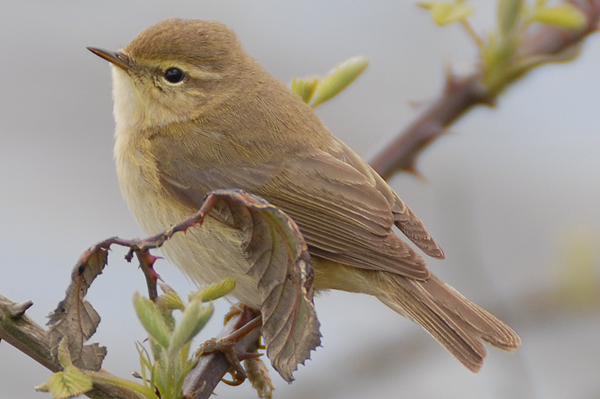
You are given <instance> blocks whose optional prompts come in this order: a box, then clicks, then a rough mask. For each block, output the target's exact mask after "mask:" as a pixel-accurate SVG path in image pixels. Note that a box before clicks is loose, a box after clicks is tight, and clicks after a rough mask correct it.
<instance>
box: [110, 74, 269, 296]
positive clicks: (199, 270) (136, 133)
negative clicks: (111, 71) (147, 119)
mask: <svg viewBox="0 0 600 399" xmlns="http://www.w3.org/2000/svg"><path fill="white" fill-rule="evenodd" d="M119 82H120V83H119ZM127 84H128V83H127V81H126V80H125V81H123V80H121V79H118V78H117V79H115V88H114V89H115V90H119V91H123V90H127V89H129V88H130V87H129V88H128V87H127ZM124 85H125V86H124ZM130 94H131V93H130ZM130 99H131V97H130ZM134 109H135V106H132V104H123V103H120V102H115V120H116V124H117V126H116V134H115V135H116V140H115V160H116V162H117V173H118V176H119V183H120V186H121V191H122V193H123V196H124V197H125V200H126V201H127V204H128V205H129V208H130V209H131V211H132V213H133V215H134V217H135V218H136V219H137V221H138V223H139V224H140V226H141V227H142V229H143V230H144V231H145V232H146V233H148V234H149V235H153V234H157V233H159V232H161V231H163V230H164V229H166V228H167V227H169V226H170V225H172V224H175V223H178V222H180V221H182V220H184V219H185V218H187V217H189V216H190V215H192V214H193V213H194V210H191V209H190V208H188V207H186V206H183V205H182V204H181V203H179V202H178V201H177V200H176V199H174V198H173V197H171V196H170V195H169V194H168V192H167V191H166V190H165V189H164V188H163V187H162V185H161V183H160V180H159V176H158V171H157V168H156V163H155V161H154V157H153V155H152V153H151V152H150V145H149V142H148V141H147V139H146V138H145V137H143V129H141V128H140V125H141V123H139V122H140V120H139V115H131V114H130V113H132V112H134V113H135V111H133V110H134ZM128 113H129V115H128ZM136 120H137V123H136ZM162 252H163V253H164V254H165V256H166V257H167V258H168V259H169V260H170V261H171V262H173V263H174V264H175V265H176V266H177V267H179V269H181V270H182V271H183V272H184V273H185V274H187V275H188V276H189V277H190V278H191V279H192V280H194V281H196V282H198V283H201V284H212V283H217V282H220V281H222V280H223V279H225V278H227V277H234V278H235V279H236V288H235V290H234V292H233V295H234V296H235V297H236V298H237V299H239V300H240V301H242V302H243V303H245V304H247V305H249V306H252V307H258V308H259V307H260V299H259V297H258V291H257V285H258V282H257V280H256V279H254V278H252V277H250V276H248V275H247V274H246V273H247V271H248V269H249V267H250V265H249V264H248V262H247V261H246V259H245V257H244V254H243V253H242V250H241V236H240V232H239V231H238V230H234V229H232V228H230V227H228V226H226V225H224V224H222V223H220V222H218V221H216V220H214V219H212V218H210V217H208V218H207V219H206V220H205V222H204V224H203V225H202V226H197V227H194V228H191V229H189V230H188V231H187V232H186V233H178V234H177V235H175V236H174V237H173V239H171V240H169V241H168V242H167V243H165V245H164V246H163V248H162Z"/></svg>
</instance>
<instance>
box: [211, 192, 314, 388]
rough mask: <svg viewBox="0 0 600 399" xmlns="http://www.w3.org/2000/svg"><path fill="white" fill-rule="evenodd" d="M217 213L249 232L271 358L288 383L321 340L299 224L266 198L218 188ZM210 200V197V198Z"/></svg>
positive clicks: (248, 246)
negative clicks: (299, 364)
mask: <svg viewBox="0 0 600 399" xmlns="http://www.w3.org/2000/svg"><path fill="white" fill-rule="evenodd" d="M211 195H212V196H215V197H216V201H215V203H214V207H213V214H214V213H216V214H218V215H219V216H220V217H221V218H222V219H223V220H224V221H225V222H227V223H229V224H231V225H233V226H234V227H236V228H238V229H240V230H241V231H242V232H243V233H244V243H243V249H244V251H245V253H246V256H247V258H248V260H249V261H250V263H251V264H252V266H251V268H250V270H249V271H248V274H249V275H251V276H254V277H256V278H257V279H258V280H259V283H258V290H259V293H260V296H261V299H262V307H261V314H262V319H263V326H262V335H263V338H264V340H265V344H266V347H267V356H268V357H269V359H270V360H271V363H272V364H273V367H274V368H275V370H277V371H278V372H279V374H280V375H281V376H282V377H283V378H284V379H285V380H286V381H288V382H291V381H293V377H292V373H293V372H294V371H295V370H296V369H297V368H298V363H302V364H304V362H305V361H306V359H309V358H310V352H311V351H312V350H314V349H315V348H316V347H317V346H318V345H319V344H320V342H321V334H320V333H319V321H318V319H317V315H316V313H315V308H314V304H313V277H314V276H313V268H312V265H311V263H310V255H309V253H308V248H307V246H306V242H305V241H304V238H303V237H302V234H301V233H300V230H299V229H298V226H297V225H296V223H295V222H294V221H293V220H292V219H291V218H290V217H288V216H287V215H286V214H285V213H284V212H283V211H282V210H280V209H279V208H277V207H275V206H273V205H271V204H270V203H268V202H267V201H265V200H264V199H262V198H260V197H257V196H255V195H253V194H250V193H247V192H245V191H242V190H218V191H215V192H213V193H212V194H211ZM207 201H208V199H207Z"/></svg>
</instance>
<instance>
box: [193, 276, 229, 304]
mask: <svg viewBox="0 0 600 399" xmlns="http://www.w3.org/2000/svg"><path fill="white" fill-rule="evenodd" d="M234 288H235V279H234V278H233V277H229V278H226V279H225V280H223V281H221V282H220V283H215V284H212V285H210V286H208V287H206V288H204V289H202V290H201V291H200V292H198V293H196V294H193V295H192V298H189V299H190V302H191V301H193V300H194V298H199V299H200V300H201V301H202V302H210V301H214V300H215V299H217V298H221V297H224V296H225V295H227V294H229V293H230V292H231V291H233V289H234Z"/></svg>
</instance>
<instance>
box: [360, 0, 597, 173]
mask: <svg viewBox="0 0 600 399" xmlns="http://www.w3.org/2000/svg"><path fill="white" fill-rule="evenodd" d="M570 3H571V4H573V5H574V6H576V7H577V8H579V9H580V10H581V11H582V12H583V13H584V14H585V16H586V24H585V26H584V27H583V28H582V29H579V30H577V31H567V30H565V29H562V28H559V27H554V26H544V27H542V28H540V29H539V30H537V31H536V32H534V33H532V34H530V35H528V36H526V37H525V38H524V40H523V41H522V43H521V44H520V46H519V49H518V55H519V57H521V58H528V59H532V60H535V59H536V57H537V58H538V59H540V60H544V59H548V58H551V57H555V58H556V60H561V56H560V55H561V54H565V53H567V52H568V51H569V50H576V48H577V46H578V45H579V44H580V43H581V41H582V40H583V39H584V38H585V37H586V36H587V35H589V34H590V33H592V32H595V31H596V30H597V29H598V21H599V20H600V0H573V1H570ZM483 75H484V74H483V71H481V70H478V71H476V72H474V73H473V74H471V75H469V76H466V77H463V78H457V77H455V76H454V75H452V74H451V73H448V74H447V79H446V86H445V88H444V90H443V92H442V95H441V96H440V98H439V99H437V100H435V101H433V103H432V104H431V105H430V106H429V107H427V108H426V109H425V110H424V111H423V113H422V114H421V116H419V117H418V118H417V119H416V120H415V121H414V122H413V123H411V124H410V125H409V126H408V127H407V128H406V129H405V130H404V131H402V132H401V133H400V134H399V135H398V137H397V138H396V139H395V140H393V141H392V142H391V143H390V144H389V145H387V146H386V147H385V148H384V149H383V150H382V151H381V152H380V153H379V154H377V155H376V156H375V157H374V158H373V160H372V161H371V166H372V167H373V168H374V169H375V170H376V171H377V172H378V173H379V174H380V175H381V176H382V177H383V178H385V179H389V178H390V177H391V176H393V175H394V174H395V173H397V172H399V171H401V170H405V171H409V172H415V162H416V159H417V156H418V155H419V154H420V153H421V152H422V151H423V150H424V149H425V148H426V147H427V146H428V145H429V144H431V143H432V142H433V141H435V139H437V138H439V137H440V135H441V134H442V133H443V132H444V131H445V129H447V128H448V126H449V125H450V124H452V122H454V121H455V120H456V119H458V118H459V117H460V116H461V115H463V114H464V113H465V112H467V111H468V110H469V109H471V108H472V107H474V106H476V105H493V104H494V103H495V101H496V98H497V95H498V93H499V92H501V91H502V90H503V89H505V88H506V87H507V86H508V85H510V84H511V83H513V82H514V81H515V80H517V79H518V78H520V77H522V74H516V75H514V76H512V77H511V78H510V79H508V80H507V81H505V82H504V85H503V86H502V87H500V88H497V89H496V90H494V91H491V90H489V88H488V87H486V85H485V84H484V80H483Z"/></svg>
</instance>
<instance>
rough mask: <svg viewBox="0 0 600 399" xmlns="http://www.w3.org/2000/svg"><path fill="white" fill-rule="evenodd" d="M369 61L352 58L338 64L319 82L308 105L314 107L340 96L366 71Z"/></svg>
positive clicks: (361, 58)
mask: <svg viewBox="0 0 600 399" xmlns="http://www.w3.org/2000/svg"><path fill="white" fill-rule="evenodd" d="M368 65H369V61H367V59H366V58H364V57H360V56H358V57H353V58H350V59H349V60H347V61H345V62H343V63H341V64H339V65H338V66H337V67H335V68H334V69H333V70H331V71H330V72H329V73H328V74H327V75H326V76H325V77H324V78H323V79H320V80H319V83H318V84H317V87H316V89H315V91H314V93H313V95H312V98H311V99H310V102H309V103H308V104H309V105H310V106H311V107H313V108H314V107H316V106H318V105H320V104H323V103H324V102H326V101H329V100H331V99H332V98H333V97H335V96H337V95H338V94H340V93H341V92H342V91H343V90H344V89H345V88H346V87H348V85H349V84H350V83H352V82H353V81H354V80H355V79H356V78H358V77H359V76H360V75H361V74H362V73H363V72H364V71H365V69H367V66H368Z"/></svg>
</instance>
